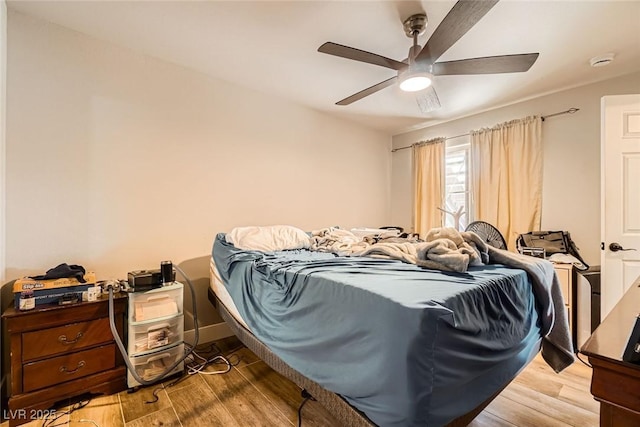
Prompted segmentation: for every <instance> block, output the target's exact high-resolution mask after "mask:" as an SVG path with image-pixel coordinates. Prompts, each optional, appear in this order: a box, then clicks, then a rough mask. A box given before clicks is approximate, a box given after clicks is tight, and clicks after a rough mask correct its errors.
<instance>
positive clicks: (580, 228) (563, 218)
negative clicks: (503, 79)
mask: <svg viewBox="0 0 640 427" xmlns="http://www.w3.org/2000/svg"><path fill="white" fill-rule="evenodd" d="M611 66H615V64H613V65H611ZM626 93H640V73H635V74H631V75H626V76H622V77H618V78H615V79H611V80H606V81H602V82H599V83H594V84H590V85H587V86H581V87H577V88H574V89H570V90H566V91H563V92H558V93H555V94H551V95H546V96H542V97H540V98H536V99H532V100H529V101H525V102H521V103H518V104H514V105H511V106H508V107H504V108H499V109H496V110H493V111H488V112H485V113H480V114H477V115H473V116H470V117H466V118H462V119H459V120H454V121H451V122H448V123H444V124H440V125H436V126H432V127H429V128H425V129H421V130H416V131H412V132H408V133H404V134H401V135H396V136H394V137H393V147H394V148H399V147H403V146H407V145H410V144H412V143H414V142H417V141H420V140H424V139H428V138H433V137H437V136H444V137H448V136H455V135H460V134H464V133H467V132H469V130H472V129H479V128H482V127H490V126H493V125H495V124H498V123H501V122H504V121H508V120H512V119H517V118H520V117H525V116H528V115H545V114H551V113H555V112H557V111H563V110H566V109H569V108H571V107H576V108H579V109H580V111H579V112H577V113H575V114H573V115H562V116H557V117H552V118H549V119H548V120H546V121H545V122H544V124H543V125H542V134H543V144H544V179H543V195H542V229H552V230H568V231H570V232H571V236H572V237H573V239H574V240H575V242H576V244H577V245H578V247H579V248H580V253H581V254H582V255H583V257H585V260H586V261H587V262H588V263H591V264H594V265H595V264H599V263H600V98H601V97H602V96H604V95H617V94H626ZM456 141H458V140H457V139H456ZM392 164H393V174H392V178H391V191H392V195H393V196H392V206H391V222H392V223H393V224H398V225H401V226H404V227H405V228H410V227H411V223H412V219H411V215H412V213H411V212H412V201H411V150H402V151H397V152H395V153H394V154H393V160H392Z"/></svg>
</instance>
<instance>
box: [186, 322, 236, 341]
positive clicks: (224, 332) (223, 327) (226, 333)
mask: <svg viewBox="0 0 640 427" xmlns="http://www.w3.org/2000/svg"><path fill="white" fill-rule="evenodd" d="M198 332H199V335H200V336H199V337H198V343H199V344H205V343H210V342H212V341H218V340H220V339H222V338H226V337H230V336H232V335H233V332H231V329H229V326H228V325H227V324H226V323H225V322H220V323H215V324H213V325H207V326H202V327H200V328H199V330H198ZM194 340H195V330H194V329H191V330H189V331H184V341H185V342H187V343H193V342H194Z"/></svg>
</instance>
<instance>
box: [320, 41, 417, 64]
mask: <svg viewBox="0 0 640 427" xmlns="http://www.w3.org/2000/svg"><path fill="white" fill-rule="evenodd" d="M318 52H322V53H327V54H329V55H335V56H340V57H342V58H347V59H353V60H354V61H360V62H367V63H369V64H373V65H379V66H381V67H386V68H391V69H392V70H396V71H400V70H402V69H404V68H406V67H407V66H408V65H407V64H405V63H404V62H400V61H396V60H395V59H391V58H386V57H384V56H382V55H377V54H375V53H371V52H366V51H364V50H360V49H356V48H353V47H349V46H343V45H341V44H337V43H332V42H326V43H324V44H323V45H322V46H320V47H319V48H318Z"/></svg>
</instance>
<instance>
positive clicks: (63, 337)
mask: <svg viewBox="0 0 640 427" xmlns="http://www.w3.org/2000/svg"><path fill="white" fill-rule="evenodd" d="M80 338H82V332H78V333H77V334H76V337H75V339H72V340H71V341H69V340H68V339H67V336H66V335H60V336H59V337H58V342H60V343H61V344H64V345H69V344H75V343H77V342H78V341H79V340H80Z"/></svg>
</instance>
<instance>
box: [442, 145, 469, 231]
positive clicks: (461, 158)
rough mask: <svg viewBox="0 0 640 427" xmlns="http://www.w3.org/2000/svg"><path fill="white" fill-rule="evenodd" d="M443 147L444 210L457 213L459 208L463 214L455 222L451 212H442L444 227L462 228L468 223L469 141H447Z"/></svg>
mask: <svg viewBox="0 0 640 427" xmlns="http://www.w3.org/2000/svg"><path fill="white" fill-rule="evenodd" d="M446 144H447V145H446V147H445V159H444V163H445V181H444V182H445V184H444V185H445V190H444V204H445V208H444V209H445V210H446V211H448V212H451V213H457V212H458V210H459V209H461V211H460V212H463V214H462V215H461V216H460V223H459V224H456V223H455V217H454V215H452V214H444V219H445V221H444V225H445V227H454V228H455V227H458V229H459V230H464V229H465V228H466V227H467V224H468V223H469V217H470V215H469V210H470V207H471V205H470V200H469V145H470V144H469V142H463V143H457V144H456V143H453V142H451V143H450V142H447V143H446Z"/></svg>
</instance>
